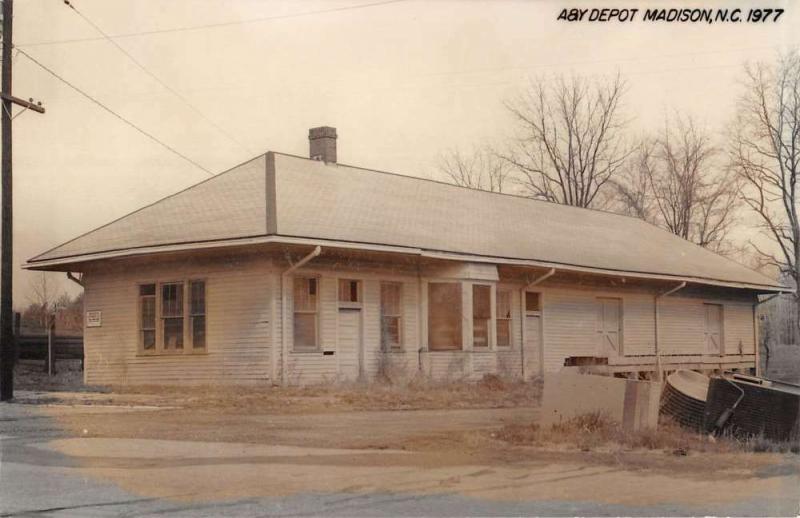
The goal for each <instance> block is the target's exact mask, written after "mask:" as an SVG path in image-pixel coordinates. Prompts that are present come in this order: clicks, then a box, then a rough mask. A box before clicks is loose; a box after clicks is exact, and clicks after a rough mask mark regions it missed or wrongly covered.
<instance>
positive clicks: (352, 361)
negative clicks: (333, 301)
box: [336, 308, 362, 381]
mask: <svg viewBox="0 0 800 518" xmlns="http://www.w3.org/2000/svg"><path fill="white" fill-rule="evenodd" d="M338 325H339V332H338V333H337V336H338V340H339V342H338V347H337V351H336V355H337V356H338V357H339V377H340V378H341V379H343V380H349V381H353V380H357V379H358V378H359V376H360V374H361V356H362V354H361V310H360V309H355V308H340V309H339V324H338Z"/></svg>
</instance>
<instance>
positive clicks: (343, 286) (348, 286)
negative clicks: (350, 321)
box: [339, 279, 361, 304]
mask: <svg viewBox="0 0 800 518" xmlns="http://www.w3.org/2000/svg"><path fill="white" fill-rule="evenodd" d="M339 302H344V303H349V304H357V303H361V281H354V280H351V279H339Z"/></svg>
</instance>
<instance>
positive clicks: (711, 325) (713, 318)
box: [703, 304, 723, 354]
mask: <svg viewBox="0 0 800 518" xmlns="http://www.w3.org/2000/svg"><path fill="white" fill-rule="evenodd" d="M703 305H704V306H705V311H706V327H705V342H706V352H707V353H709V354H722V352H723V351H722V306H721V305H720V304H703Z"/></svg>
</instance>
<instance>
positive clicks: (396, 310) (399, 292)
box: [381, 282, 403, 351]
mask: <svg viewBox="0 0 800 518" xmlns="http://www.w3.org/2000/svg"><path fill="white" fill-rule="evenodd" d="M402 300H403V285H402V284H400V283H396V282H383V283H381V349H383V350H384V351H388V350H390V349H399V348H401V347H402V345H401V344H402V342H401V341H400V329H401V313H402V307H403V306H402Z"/></svg>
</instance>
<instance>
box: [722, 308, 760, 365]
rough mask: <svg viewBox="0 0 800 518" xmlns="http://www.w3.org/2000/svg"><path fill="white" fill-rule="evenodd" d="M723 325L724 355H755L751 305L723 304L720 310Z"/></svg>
mask: <svg viewBox="0 0 800 518" xmlns="http://www.w3.org/2000/svg"><path fill="white" fill-rule="evenodd" d="M722 312H723V318H724V325H723V329H722V334H723V337H722V340H723V345H724V349H725V354H726V355H736V354H739V353H740V352H741V353H742V354H755V347H754V343H755V334H754V333H753V305H752V304H725V305H724V307H723V308H722Z"/></svg>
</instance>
